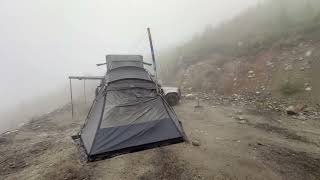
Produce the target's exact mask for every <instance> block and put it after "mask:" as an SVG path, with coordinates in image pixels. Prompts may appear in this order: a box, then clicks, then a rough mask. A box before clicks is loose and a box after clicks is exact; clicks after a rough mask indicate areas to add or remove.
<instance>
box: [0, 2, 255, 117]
mask: <svg viewBox="0 0 320 180" xmlns="http://www.w3.org/2000/svg"><path fill="white" fill-rule="evenodd" d="M257 1H258V0H224V1H222V0H0V75H1V78H2V80H1V82H2V83H1V88H0V94H1V103H0V112H1V110H4V109H6V108H7V107H9V106H12V105H15V104H18V103H20V102H21V101H25V100H28V99H31V98H33V97H35V96H37V95H43V94H46V93H47V92H49V91H52V90H55V89H58V88H59V87H61V86H62V85H64V83H65V82H67V76H68V75H72V74H78V75H82V74H88V73H98V72H99V71H98V70H97V68H96V67H95V63H99V62H102V61H104V56H105V55H106V54H115V53H144V52H147V51H148V50H149V49H148V48H149V47H148V44H147V39H146V36H145V35H146V27H147V26H150V27H151V29H152V32H153V38H154V41H155V45H156V48H157V50H158V51H159V49H163V48H167V47H173V46H174V45H176V44H178V43H179V42H182V41H186V40H188V39H190V38H191V37H192V35H193V34H194V33H196V32H201V31H202V30H203V28H204V27H205V26H206V25H207V24H213V25H216V24H218V23H220V22H222V21H224V20H227V19H229V18H231V17H233V16H234V15H236V14H238V13H239V12H240V11H242V10H244V9H245V8H247V7H249V6H250V5H254V4H255V3H256V2H257ZM144 37H145V38H144ZM100 72H101V70H100Z"/></svg>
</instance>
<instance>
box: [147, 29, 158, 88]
mask: <svg viewBox="0 0 320 180" xmlns="http://www.w3.org/2000/svg"><path fill="white" fill-rule="evenodd" d="M147 30H148V37H149V43H150V49H151V56H152V61H153V70H154V74H155V78H156V89H157V93H159V90H158V73H157V64H156V58H155V56H154V48H153V42H152V37H151V32H150V28H147Z"/></svg>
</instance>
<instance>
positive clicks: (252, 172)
mask: <svg viewBox="0 0 320 180" xmlns="http://www.w3.org/2000/svg"><path fill="white" fill-rule="evenodd" d="M195 105H196V102H194V101H191V100H188V101H187V100H183V102H181V104H180V105H179V106H177V107H176V112H177V114H178V116H179V118H180V120H181V121H182V123H183V126H184V129H185V131H186V134H187V136H188V138H189V140H190V143H182V144H176V145H171V146H167V147H162V148H158V149H152V150H147V151H142V152H137V153H132V154H126V155H121V156H117V157H115V158H112V159H107V160H103V161H98V162H93V163H86V162H84V161H83V160H81V157H80V156H79V151H78V148H77V146H76V145H75V144H74V143H73V142H72V140H71V138H70V136H71V135H74V134H76V133H77V131H78V130H79V129H80V127H81V125H82V123H83V121H84V118H85V115H86V111H87V108H88V107H79V106H78V109H79V111H78V113H77V115H76V118H75V120H71V117H70V108H69V107H63V108H61V109H59V110H56V111H54V112H52V113H49V114H46V115H43V116H40V117H37V118H34V119H33V120H32V121H31V122H30V123H28V124H26V125H24V126H23V127H21V128H20V129H19V130H18V131H13V132H10V133H6V134H2V135H1V136H0V179H8V180H9V179H10V180H14V179H34V180H39V179H108V180H109V179H130V180H131V179H143V180H147V179H214V180H234V179H248V180H249V179H252V180H256V179H290V180H291V179H292V180H295V179H297V180H298V179H299V180H300V179H315V180H318V179H320V120H317V119H314V120H312V119H308V120H306V121H301V120H297V119H291V118H290V117H287V116H282V115H280V114H277V113H272V112H268V113H257V112H256V111H255V109H247V108H245V107H236V106H214V105H213V102H209V101H208V102H203V103H201V105H202V107H200V108H195ZM195 141H197V143H200V146H194V145H192V143H191V142H195Z"/></svg>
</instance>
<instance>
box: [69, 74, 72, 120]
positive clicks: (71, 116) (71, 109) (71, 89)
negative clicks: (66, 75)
mask: <svg viewBox="0 0 320 180" xmlns="http://www.w3.org/2000/svg"><path fill="white" fill-rule="evenodd" d="M69 81H70V100H71V117H72V120H73V99H72V83H71V79H69Z"/></svg>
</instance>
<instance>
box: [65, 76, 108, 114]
mask: <svg viewBox="0 0 320 180" xmlns="http://www.w3.org/2000/svg"><path fill="white" fill-rule="evenodd" d="M103 79H104V77H103V76H69V84H70V103H71V117H72V119H73V117H74V106H73V93H72V80H83V81H84V82H83V92H84V98H85V103H86V102H87V96H86V80H103Z"/></svg>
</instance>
